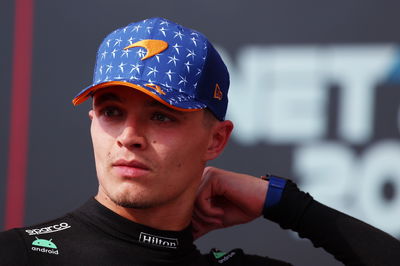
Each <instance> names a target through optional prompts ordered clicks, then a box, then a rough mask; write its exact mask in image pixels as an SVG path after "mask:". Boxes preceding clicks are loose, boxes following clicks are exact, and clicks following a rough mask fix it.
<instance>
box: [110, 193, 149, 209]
mask: <svg viewBox="0 0 400 266" xmlns="http://www.w3.org/2000/svg"><path fill="white" fill-rule="evenodd" d="M110 199H111V201H112V202H114V204H116V205H118V206H120V207H123V208H129V209H149V208H152V207H155V205H156V203H155V202H152V201H149V200H146V199H144V197H140V196H136V197H134V198H133V197H128V196H126V195H123V196H116V197H110Z"/></svg>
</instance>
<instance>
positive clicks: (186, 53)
mask: <svg viewBox="0 0 400 266" xmlns="http://www.w3.org/2000/svg"><path fill="white" fill-rule="evenodd" d="M142 40H150V41H151V40H162V41H165V42H167V43H168V46H167V48H166V50H163V51H161V52H159V53H154V54H153V51H154V50H153V51H152V50H151V49H154V48H149V47H150V46H148V42H141V43H139V42H138V41H142ZM135 43H137V46H134V47H129V48H127V47H128V46H131V45H134V44H135ZM207 45H208V44H207V40H206V39H205V38H204V36H203V35H201V34H198V33H196V32H193V31H192V30H190V29H187V28H184V27H180V26H176V24H174V23H171V22H170V21H167V20H163V19H150V20H147V21H142V22H138V23H132V24H130V25H128V26H126V27H123V28H120V29H118V30H116V31H114V32H113V33H111V34H110V35H109V36H108V37H107V39H106V40H105V41H104V42H103V44H102V45H101V46H100V49H99V51H101V52H99V54H98V61H97V64H98V66H97V68H96V70H95V71H96V72H95V78H94V83H93V85H96V84H98V83H102V82H108V81H112V80H116V81H123V82H132V83H134V84H137V85H140V86H143V87H145V84H147V83H151V84H154V85H158V86H160V87H161V90H155V89H149V92H151V93H153V94H155V95H158V96H159V97H161V98H163V99H164V100H165V101H167V102H170V103H171V104H173V105H176V104H178V106H180V105H179V103H185V102H188V101H190V99H194V97H195V96H194V95H192V94H193V93H194V91H195V89H196V87H197V86H198V84H200V83H198V79H199V76H200V75H201V73H202V68H203V64H204V60H202V58H204V59H205V58H206V56H207V50H203V47H207ZM148 55H150V56H148ZM143 58H145V60H143ZM133 81H135V82H133ZM213 89H214V87H213V88H212V89H211V90H212V91H213ZM160 91H161V92H162V93H161V92H160ZM165 93H166V94H165ZM204 107H205V105H202V104H195V103H192V104H189V102H188V103H187V104H185V105H184V108H189V109H190V108H204Z"/></svg>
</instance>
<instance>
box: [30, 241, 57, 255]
mask: <svg viewBox="0 0 400 266" xmlns="http://www.w3.org/2000/svg"><path fill="white" fill-rule="evenodd" d="M32 250H33V251H39V252H42V253H48V254H53V255H58V250H57V246H56V244H54V243H53V242H52V239H50V240H47V239H40V238H37V237H36V240H34V241H33V242H32Z"/></svg>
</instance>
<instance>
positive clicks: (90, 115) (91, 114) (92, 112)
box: [89, 109, 94, 120]
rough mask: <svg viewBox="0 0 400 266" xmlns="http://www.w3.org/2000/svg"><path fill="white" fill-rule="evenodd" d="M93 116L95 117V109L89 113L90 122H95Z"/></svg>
mask: <svg viewBox="0 0 400 266" xmlns="http://www.w3.org/2000/svg"><path fill="white" fill-rule="evenodd" d="M93 116H94V111H93V109H92V110H90V111H89V118H90V120H93Z"/></svg>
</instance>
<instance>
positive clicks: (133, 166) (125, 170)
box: [112, 159, 150, 178]
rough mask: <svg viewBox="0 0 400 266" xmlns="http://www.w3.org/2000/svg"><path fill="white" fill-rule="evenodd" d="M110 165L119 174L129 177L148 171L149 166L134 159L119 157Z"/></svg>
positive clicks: (141, 174)
mask: <svg viewBox="0 0 400 266" xmlns="http://www.w3.org/2000/svg"><path fill="white" fill-rule="evenodd" d="M112 167H113V169H115V171H116V172H117V173H118V174H119V175H120V176H123V177H130V178H134V177H139V176H143V175H145V174H147V173H148V172H149V171H150V167H148V166H147V165H146V164H144V163H141V162H139V161H136V160H132V161H128V160H124V159H120V160H117V161H115V162H114V163H113V164H112Z"/></svg>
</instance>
